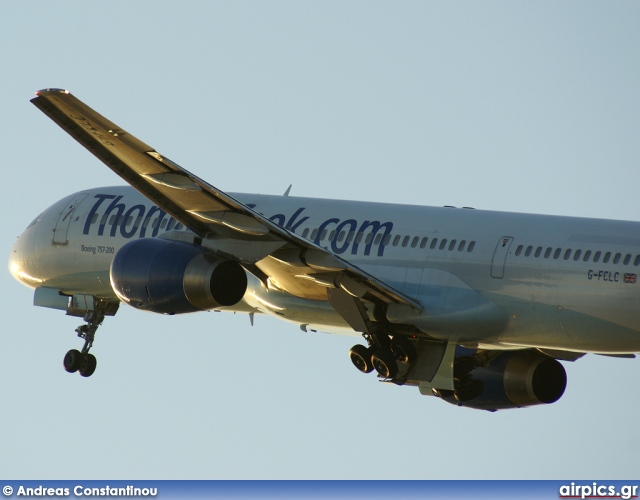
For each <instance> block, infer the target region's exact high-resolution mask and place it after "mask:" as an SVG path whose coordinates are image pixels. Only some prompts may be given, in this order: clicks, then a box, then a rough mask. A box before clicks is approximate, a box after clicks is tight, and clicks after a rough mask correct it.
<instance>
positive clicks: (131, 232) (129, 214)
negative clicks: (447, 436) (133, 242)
mask: <svg viewBox="0 0 640 500" xmlns="http://www.w3.org/2000/svg"><path fill="white" fill-rule="evenodd" d="M135 211H138V215H137V216H135V220H134V222H133V227H132V228H131V229H130V230H128V231H127V222H128V221H129V217H133V212H135ZM144 212H145V206H144V205H134V206H132V207H131V208H130V209H129V210H127V211H126V212H125V214H124V221H123V222H122V224H120V234H121V235H122V236H123V237H124V238H131V237H132V236H133V235H134V234H136V233H137V232H138V228H139V227H140V223H141V222H142V217H143V216H144Z"/></svg>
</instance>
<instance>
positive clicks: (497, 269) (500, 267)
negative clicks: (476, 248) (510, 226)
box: [491, 236, 513, 279]
mask: <svg viewBox="0 0 640 500" xmlns="http://www.w3.org/2000/svg"><path fill="white" fill-rule="evenodd" d="M512 242H513V238H512V237H511V236H503V237H502V238H500V241H498V245H497V246H496V250H495V252H493V260H492V261H491V277H492V278H496V279H502V277H503V276H504V265H505V263H506V261H507V255H509V248H511V243H512Z"/></svg>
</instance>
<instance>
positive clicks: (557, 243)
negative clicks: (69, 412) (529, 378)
mask: <svg viewBox="0 0 640 500" xmlns="http://www.w3.org/2000/svg"><path fill="white" fill-rule="evenodd" d="M232 196H234V197H235V198H236V199H238V200H239V201H241V202H242V203H244V204H246V205H248V206H249V207H251V208H253V209H254V210H255V211H256V212H259V213H261V214H263V215H264V216H266V217H267V218H269V219H271V220H272V221H275V222H276V223H277V224H279V225H280V226H282V227H284V228H285V229H288V230H290V231H292V232H295V233H296V234H297V235H299V236H302V237H304V238H306V239H308V240H311V241H314V242H315V243H316V244H318V245H320V246H322V247H324V248H326V249H327V250H329V251H330V252H331V253H333V254H336V255H338V256H340V257H342V258H343V259H345V260H347V261H349V262H350V263H353V264H354V265H355V266H357V267H359V268H360V269H362V270H364V271H366V272H368V273H369V274H371V275H373V276H376V277H377V278H379V279H381V280H384V281H385V282H386V283H388V284H389V285H391V286H392V287H394V288H395V289H396V290H398V291H399V292H402V293H404V294H405V295H407V296H409V297H413V298H415V299H416V300H417V301H418V302H419V303H420V304H421V305H422V306H423V308H424V311H423V314H422V316H421V317H420V318H415V322H414V323H413V324H415V325H417V326H418V328H419V329H420V330H421V331H423V332H425V334H426V335H428V336H429V337H432V338H436V339H443V340H450V339H451V338H455V339H457V341H458V342H459V343H461V344H463V345H468V346H472V347H483V346H484V347H491V348H494V349H510V348H518V347H539V348H546V349H558V350H566V351H575V352H599V353H619V354H622V353H632V352H638V351H640V312H639V308H638V305H639V303H640V302H639V301H640V288H639V287H640V285H638V284H636V280H637V274H638V272H639V271H640V236H637V235H638V234H640V223H637V222H627V221H612V220H600V219H584V218H573V217H557V216H543V215H526V214H515V213H500V212H489V211H482V210H473V209H455V208H434V207H419V206H407V205H390V204H380V203H363V202H351V201H335V200H323V199H315V198H299V197H288V196H265V195H249V194H233V195H232ZM105 213H106V214H107V215H106V216H105ZM175 231H183V232H188V229H186V228H184V226H182V225H181V224H179V223H177V222H176V221H175V220H174V219H172V218H171V217H170V216H168V215H166V214H165V213H164V212H163V211H161V210H159V209H157V207H155V206H154V205H153V204H152V203H151V202H150V201H149V200H148V199H147V198H145V197H144V196H142V195H140V194H139V193H138V192H137V191H135V190H134V189H133V188H131V187H108V188H97V189H90V190H86V191H83V192H81V193H76V194H74V195H71V196H68V197H66V198H64V199H63V200H61V201H59V202H58V203H56V204H55V205H53V206H51V207H50V208H48V209H47V210H45V211H44V212H43V213H42V214H41V215H40V216H39V217H38V218H37V219H36V221H34V223H32V224H31V225H30V226H29V227H28V228H27V229H26V230H25V232H24V233H23V234H22V235H21V236H20V237H19V239H18V241H17V242H16V244H15V245H14V248H13V251H12V254H11V257H10V263H9V266H10V270H11V272H12V274H13V275H14V277H15V278H16V279H18V280H19V281H21V282H22V283H24V284H25V285H28V286H30V287H33V288H38V287H46V288H52V289H57V290H60V291H61V292H63V293H65V294H68V295H76V294H79V295H81V294H86V295H93V296H95V297H103V298H115V297H116V296H115V294H114V291H113V289H112V287H111V283H110V276H109V270H110V265H111V262H112V260H113V257H114V255H115V254H116V253H117V252H118V250H119V249H120V247H122V246H123V245H124V244H125V243H127V242H128V241H131V240H132V239H136V238H144V237H158V236H162V235H163V234H164V233H167V232H175ZM265 265H268V263H265ZM272 285H273V286H269V284H266V285H265V283H264V282H262V281H260V280H258V279H254V278H252V277H251V276H250V281H249V288H248V290H247V293H246V294H245V297H244V299H243V301H242V302H241V303H239V304H238V305H236V306H233V307H231V308H226V309H227V310H238V311H244V312H263V313H268V314H273V315H275V316H277V317H279V318H281V319H285V320H288V321H292V322H295V323H298V324H300V325H303V328H309V329H319V330H326V331H338V332H342V333H354V332H353V330H351V329H350V328H349V327H348V325H347V324H346V323H345V322H344V320H342V318H341V317H340V316H339V315H338V314H337V313H336V312H335V311H334V310H333V308H332V307H331V306H329V304H328V303H327V302H326V301H324V300H308V299H301V298H299V297H296V295H295V290H292V289H287V287H281V286H278V285H277V284H276V283H273V284H272ZM222 309H225V308H222ZM465 309H466V310H468V311H471V312H470V313H469V315H468V317H462V316H464V313H461V310H465ZM483 311H488V312H486V314H488V315H489V316H490V318H489V321H484V319H485V318H484V317H483V314H485V312H483ZM390 314H392V315H393V314H397V315H401V314H400V313H397V312H390ZM403 320H404V321H405V322H406V321H407V318H406V317H405V318H403ZM476 325H477V327H474V326H476Z"/></svg>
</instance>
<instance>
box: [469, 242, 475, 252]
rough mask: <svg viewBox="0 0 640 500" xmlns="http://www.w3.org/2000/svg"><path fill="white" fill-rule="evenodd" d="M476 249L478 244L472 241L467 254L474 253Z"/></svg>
mask: <svg viewBox="0 0 640 500" xmlns="http://www.w3.org/2000/svg"><path fill="white" fill-rule="evenodd" d="M475 247H476V242H475V241H472V242H471V243H469V246H468V247H467V252H473V249H474V248H475Z"/></svg>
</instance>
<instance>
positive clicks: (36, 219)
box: [27, 214, 42, 229]
mask: <svg viewBox="0 0 640 500" xmlns="http://www.w3.org/2000/svg"><path fill="white" fill-rule="evenodd" d="M41 216H42V214H40V215H38V216H37V217H36V218H35V219H33V221H32V222H31V224H29V225H28V226H27V229H29V228H30V227H31V226H35V224H36V222H38V221H39V220H40V217H41Z"/></svg>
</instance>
